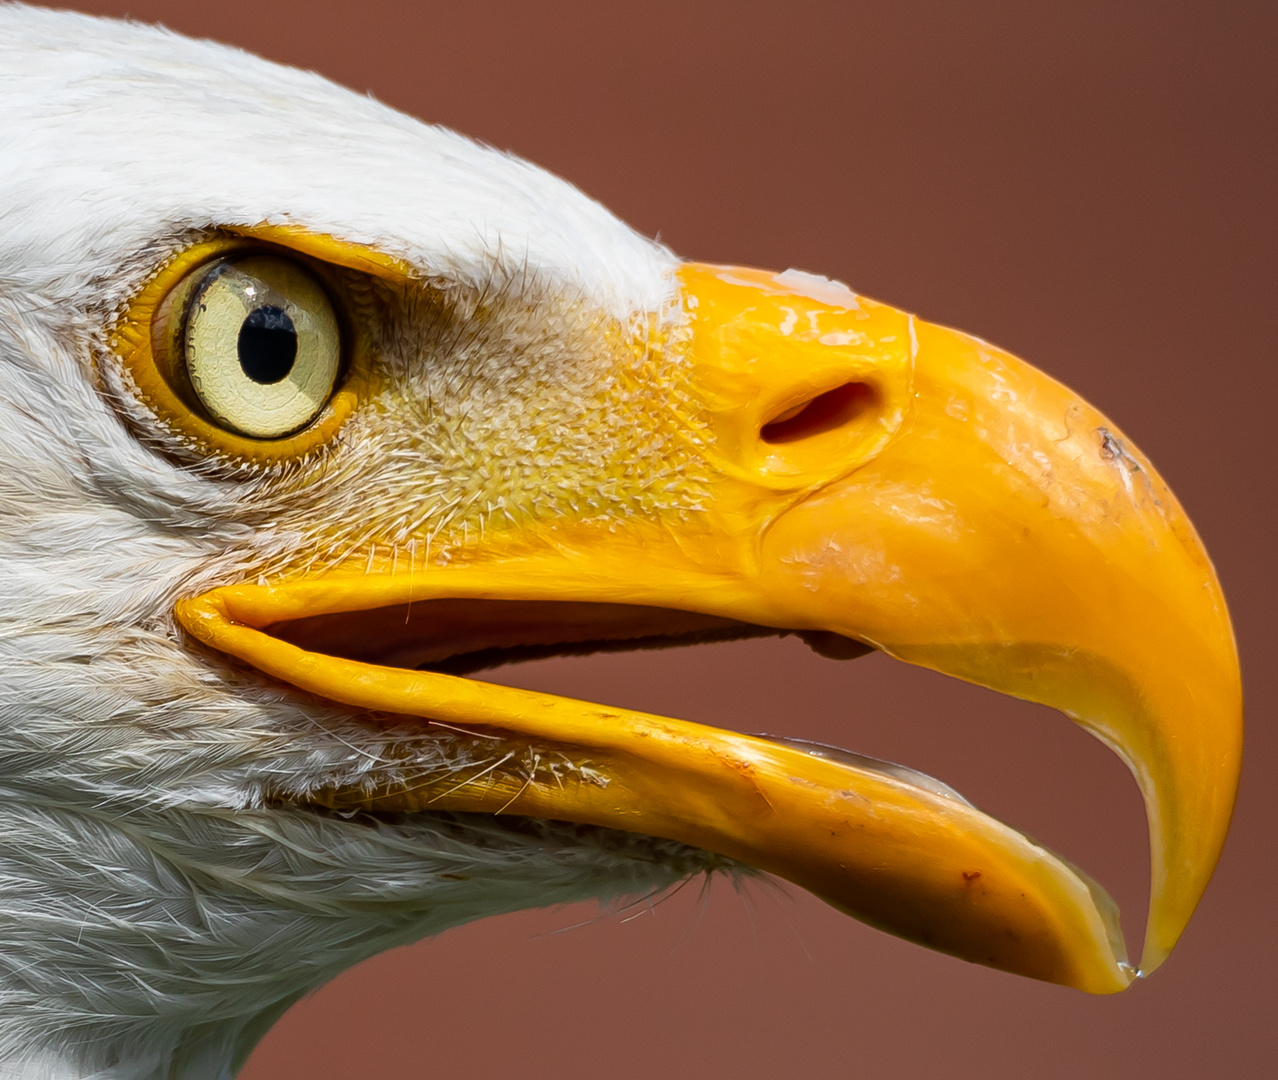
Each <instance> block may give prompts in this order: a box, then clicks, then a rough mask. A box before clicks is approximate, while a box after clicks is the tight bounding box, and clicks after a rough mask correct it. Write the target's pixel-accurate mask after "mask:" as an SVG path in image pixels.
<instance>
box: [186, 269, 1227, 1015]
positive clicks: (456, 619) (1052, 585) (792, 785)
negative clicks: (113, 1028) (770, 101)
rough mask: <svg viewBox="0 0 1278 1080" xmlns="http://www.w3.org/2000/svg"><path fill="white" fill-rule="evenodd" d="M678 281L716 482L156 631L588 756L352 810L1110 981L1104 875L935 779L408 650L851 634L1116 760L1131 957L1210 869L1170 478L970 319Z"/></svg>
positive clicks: (284, 584)
mask: <svg viewBox="0 0 1278 1080" xmlns="http://www.w3.org/2000/svg"><path fill="white" fill-rule="evenodd" d="M680 276H681V285H682V289H683V296H684V305H685V311H686V313H687V316H688V325H689V327H690V335H691V336H690V339H689V340H688V342H687V343H686V348H687V351H688V361H689V364H690V367H689V373H688V380H689V392H690V394H691V396H692V398H693V399H694V400H695V401H696V402H697V403H698V408H699V415H700V418H701V419H702V420H703V421H704V423H705V425H706V428H707V429H708V435H707V437H706V438H705V439H704V440H703V445H702V447H701V450H700V453H702V454H703V456H704V458H705V463H706V465H707V467H708V469H709V470H710V472H711V475H712V477H713V480H712V482H711V484H710V493H709V496H708V497H707V496H706V495H705V493H704V492H701V493H700V494H699V497H698V505H697V507H696V511H697V512H696V513H688V514H686V515H683V516H679V517H677V518H676V517H674V516H671V517H670V518H669V519H662V520H645V521H632V522H626V523H624V524H622V525H618V524H616V523H615V522H614V523H612V524H610V525H606V526H605V525H599V524H591V523H585V522H580V521H572V520H569V519H566V518H557V519H554V520H546V521H544V522H542V523H541V524H540V525H539V526H538V528H537V530H536V533H537V535H536V536H535V537H533V536H530V535H529V530H527V529H524V530H520V531H515V530H512V531H511V533H509V534H496V533H494V534H490V535H489V536H488V537H487V538H486V539H485V540H484V541H483V543H482V545H481V547H479V548H476V549H475V551H474V552H472V553H470V554H469V555H467V554H465V553H463V555H462V556H461V557H457V558H454V559H452V560H451V561H450V562H449V563H448V564H447V565H438V564H432V565H430V566H429V567H427V566H425V565H424V564H423V565H420V566H416V567H407V566H405V565H404V562H403V560H402V559H401V563H400V565H399V567H398V568H393V567H391V566H386V567H384V568H378V567H374V568H373V572H368V568H367V567H366V565H365V564H364V562H363V561H362V560H361V563H360V565H359V566H358V567H350V568H345V567H337V568H335V569H330V570H328V571H326V572H324V573H322V574H315V575H303V576H300V577H295V578H289V579H287V580H283V581H280V582H277V583H271V584H248V583H245V584H239V585H232V586H227V587H224V588H219V589H215V590H213V591H212V592H209V593H206V594H204V595H202V596H200V597H197V598H194V599H191V600H186V601H183V602H182V603H180V604H179V605H178V609H177V615H178V618H179V620H180V621H181V623H182V624H183V626H184V627H185V628H186V629H187V630H188V631H189V632H190V633H192V634H193V635H194V636H195V637H196V638H198V639H200V640H201V641H202V642H204V643H205V644H207V645H209V646H212V647H213V648H216V649H219V650H222V651H224V652H226V653H229V654H232V655H234V656H236V657H239V658H240V659H242V660H245V661H247V662H248V663H250V664H253V665H255V666H256V667H258V668H259V669H261V670H262V671H263V672H265V673H266V674H268V675H270V676H273V677H275V678H277V679H280V680H283V681H285V682H288V683H291V684H293V685H295V686H298V687H300V688H302V689H304V690H306V691H310V692H312V693H315V694H319V695H321V696H323V697H326V698H328V699H331V700H334V701H338V702H343V703H345V704H348V705H350V706H353V707H356V708H359V709H363V710H369V711H371V712H373V713H374V714H376V715H386V716H387V718H388V719H393V720H395V721H397V722H402V721H403V718H404V717H406V716H407V717H420V718H423V719H426V720H434V721H440V722H445V723H449V724H461V725H465V726H467V727H472V728H481V729H483V730H484V731H485V732H489V733H492V732H496V733H500V735H501V736H502V737H503V738H507V739H509V740H511V741H512V742H514V743H515V744H518V745H523V746H526V747H530V748H533V749H545V750H553V751H555V752H557V753H561V754H563V755H565V756H566V757H567V758H569V759H571V760H573V761H574V762H577V763H578V764H579V765H580V766H581V767H582V768H581V769H580V770H579V771H577V772H574V773H573V774H572V775H570V776H569V777H567V778H564V777H555V778H549V779H547V778H542V777H540V776H538V775H535V774H534V775H531V776H525V775H514V774H513V773H503V772H502V771H501V770H499V769H498V770H494V771H493V772H491V773H490V774H489V775H488V776H487V777H485V778H484V780H483V781H482V782H476V783H473V784H467V785H464V786H461V787H457V786H455V781H453V782H452V783H446V782H441V783H440V784H439V785H436V786H431V785H427V786H425V787H420V788H415V789H414V790H413V791H411V792H409V791H395V790H388V791H385V792H381V793H378V794H377V795H376V796H374V797H371V798H370V797H369V796H367V795H366V794H365V795H364V796H362V797H361V798H362V800H363V801H362V805H366V806H380V807H386V808H398V809H405V810H419V809H440V810H443V809H454V810H472V811H487V812H491V813H511V814H525V815H532V816H538V817H544V818H556V819H562V820H568V821H576V822H582V823H589V824H597V825H603V826H608V827H611V828H617V829H623V830H628V831H631V832H640V833H646V834H650V835H654V836H660V837H665V838H669V839H672V840H678V841H682V842H684V843H688V844H692V845H695V846H697V847H701V848H704V849H706V850H709V851H713V852H717V853H719V854H722V855H724V856H727V857H730V858H734V859H737V860H740V861H742V862H745V863H748V864H750V865H752V866H755V867H758V868H760V869H762V870H766V871H769V872H772V873H776V874H778V875H780V876H782V877H785V878H787V879H789V880H791V881H794V882H796V883H798V884H799V885H802V886H803V887H805V888H807V889H809V890H811V891H813V892H815V893H816V894H817V895H819V896H821V897H822V898H824V899H826V900H827V901H829V902H830V903H832V904H834V905H835V906H837V907H839V908H841V909H842V910H845V911H847V912H848V913H849V914H852V915H854V916H856V917H858V918H861V919H864V920H866V921H868V922H870V923H872V924H873V925H876V926H879V927H881V928H883V929H885V930H888V931H890V932H892V933H896V934H899V935H901V936H903V937H906V938H909V939H912V940H915V941H919V942H922V943H924V944H927V945H929V946H931V947H933V948H937V949H941V950H943V951H946V952H949V953H952V954H954V955H957V956H960V957H962V958H964V959H967V960H971V961H974V962H977V963H982V964H988V965H990V966H993V967H997V968H1000V969H1003V970H1007V971H1011V972H1016V973H1019V974H1024V975H1029V976H1032V977H1035V978H1039V979H1046V980H1050V981H1053V982H1058V983H1063V984H1066V985H1070V986H1075V987H1079V988H1080V989H1084V990H1088V991H1091V992H1094V993H1109V992H1113V991H1116V990H1121V989H1123V988H1124V987H1125V986H1127V985H1128V983H1129V982H1130V980H1131V978H1132V976H1133V975H1134V973H1135V972H1134V970H1133V969H1132V968H1131V967H1129V966H1128V965H1127V963H1126V958H1125V954H1124V949H1123V940H1122V934H1121V932H1120V930H1119V927H1118V920H1117V912H1116V909H1115V908H1114V906H1113V904H1112V902H1111V901H1110V900H1109V899H1108V897H1107V896H1106V895H1105V893H1104V891H1103V890H1102V889H1101V888H1100V887H1099V886H1098V885H1096V884H1095V883H1093V882H1091V881H1090V880H1089V879H1088V878H1086V877H1085V876H1084V875H1083V874H1082V873H1081V872H1079V871H1078V870H1077V869H1075V868H1073V867H1072V866H1070V865H1069V864H1067V863H1066V862H1064V861H1063V860H1061V859H1059V858H1058V857H1056V856H1055V855H1053V854H1052V853H1051V852H1048V851H1046V850H1045V849H1043V848H1041V847H1039V846H1038V845H1036V844H1035V843H1033V842H1032V841H1030V840H1029V839H1027V838H1026V837H1024V836H1023V835H1021V834H1020V833H1018V832H1016V831H1015V830H1014V829H1011V828H1009V827H1008V826H1006V825H1003V824H1002V823H1000V822H998V821H995V820H994V819H992V818H990V817H988V816H987V815H985V814H982V813H981V812H980V811H978V810H976V809H975V808H973V807H972V806H971V805H970V804H968V803H967V802H966V801H964V800H963V799H962V798H961V797H960V796H958V795H957V794H956V793H954V792H953V791H951V790H950V789H949V788H947V787H945V785H943V784H940V783H938V782H937V781H934V780H931V779H930V778H928V777H924V776H922V775H921V774H917V773H913V772H911V771H910V770H908V769H902V768H900V767H895V766H887V765H885V764H884V763H881V762H874V761H872V760H871V759H866V758H861V757H858V756H857V755H855V754H851V753H847V752H843V751H838V750H834V749H832V748H825V747H815V746H812V745H810V744H802V743H798V742H789V741H785V740H769V739H763V738H758V737H750V736H745V735H739V734H736V733H734V732H727V731H719V730H715V729H711V728H707V727H703V726H700V725H697V724H691V723H686V722H684V721H679V720H673V719H667V718H662V717H655V716H648V715H644V714H640V713H633V712H628V711H625V710H621V709H611V708H602V707H599V706H594V705H589V704H586V703H583V702H577V701H572V700H568V699H564V698H558V697H553V696H550V695H544V694H536V693H532V692H528V691H523V690H516V689H511V688H507V687H501V686H495V685H491V684H486V683H482V682H478V681H475V680H471V679H466V678H459V677H457V676H455V675H449V674H444V673H442V672H440V671H438V670H419V669H418V667H419V665H421V664H423V663H436V662H437V661H439V660H441V659H446V658H447V655H448V653H449V647H448V645H447V642H448V641H451V640H455V641H456V642H457V643H458V644H456V645H455V647H454V648H453V650H452V651H453V652H455V653H462V652H465V653H474V654H475V655H480V654H481V653H482V651H483V650H484V649H489V648H499V649H500V648H510V647H519V646H538V647H540V646H554V645H557V644H562V643H571V642H617V641H623V640H626V639H634V638H640V639H651V638H656V637H667V638H677V637H683V636H688V635H705V634H722V635H725V636H731V635H732V634H736V633H748V632H758V631H757V628H760V627H763V628H774V629H778V630H794V631H799V632H803V633H805V634H809V635H812V636H813V638H814V639H816V638H818V637H820V636H824V638H825V640H826V641H827V643H829V642H833V643H836V644H837V643H839V642H843V643H844V644H845V645H847V646H848V647H849V648H850V649H851V650H855V648H856V647H857V646H856V644H855V643H857V642H863V643H865V644H866V645H869V646H872V647H874V648H877V649H881V650H883V651H884V652H887V653H889V654H891V655H893V656H896V657H898V658H900V659H902V660H906V661H909V662H911V663H916V664H921V665H923V666H926V667H930V668H934V669H936V670H938V671H942V672H945V673H948V674H951V675H955V676H958V677H960V678H963V679H967V680H970V681H972V682H976V683H979V684H981V685H984V686H988V687H991V688H993V689H995V690H999V691H1002V692H1004V693H1008V694H1013V695H1016V696H1018V697H1023V698H1027V699H1029V700H1032V701H1036V702H1041V703H1044V704H1047V705H1052V706H1054V707H1056V708H1058V709H1060V710H1061V711H1063V712H1065V713H1066V714H1067V715H1068V716H1070V717H1071V718H1072V719H1074V720H1075V721H1077V722H1078V723H1080V724H1082V725H1083V726H1084V727H1086V728H1087V729H1088V730H1090V731H1092V732H1094V733H1095V734H1096V735H1097V736H1098V737H1100V738H1101V739H1103V740H1104V741H1105V742H1106V743H1107V744H1108V745H1109V746H1111V747H1113V748H1114V749H1115V751H1116V752H1117V753H1119V754H1120V755H1121V756H1122V757H1123V759H1124V760H1125V761H1126V762H1127V763H1128V765H1129V766H1130V767H1131V768H1132V770H1133V772H1134V773H1135V775H1136V777H1137V780H1138V781H1139V783H1140V787H1141V790H1142V792H1143V794H1144V798H1145V801H1146V806H1147V811H1148V817H1149V824H1150V837H1151V848H1152V863H1153V882H1152V887H1151V903H1150V915H1149V926H1148V930H1147V934H1146V947H1145V955H1144V957H1143V958H1142V961H1141V969H1142V971H1143V972H1149V971H1152V970H1153V969H1154V968H1155V967H1157V966H1158V964H1159V963H1161V962H1162V960H1163V959H1164V958H1165V957H1166V955H1167V953H1168V952H1169V951H1170V949H1171V948H1172V946H1173V945H1174V944H1175V942H1176V939H1177V938H1178V936H1179V935H1180V932H1181V931H1182V929H1183V928H1184V926H1185V923H1186V921H1187V920H1188V918H1189V916H1190V915H1191V914H1192V912H1193V909H1194V906H1195V904H1196V903H1197V901H1198V898H1199V896H1200V895H1201V893H1202V891H1203V889H1204V888H1205V887H1206V884H1207V880H1208V878H1209V877H1210V874H1211V871H1212V869H1213V867H1214V864H1215V861H1216V858H1217V856H1218V854H1219V851H1220V848H1221V845H1222V844H1223V842H1224V836H1225V831H1226V829H1227V827H1228V822H1229V816H1230V812H1231V809H1232V805H1233V798H1234V791H1235V787H1236V783H1237V777H1238V769H1239V754H1240V750H1241V691H1240V683H1239V674H1238V665H1237V656H1236V652H1235V649H1234V644H1233V638H1232V633H1231V629H1230V625H1229V620H1228V615H1227V613H1226V611H1225V606H1224V601H1223V598H1222V596H1221V593H1220V588H1219V585H1218V583H1217V581H1216V578H1215V575H1214V573H1213V571H1212V568H1211V564H1210V563H1209V562H1208V559H1207V556H1206V553H1205V552H1204V550H1203V548H1202V545H1201V543H1200V541H1199V540H1198V538H1197V536H1196V535H1195V533H1194V531H1193V528H1192V526H1191V525H1190V523H1189V521H1188V519H1187V518H1186V517H1185V515H1184V512H1183V511H1182V510H1181V508H1180V507H1179V505H1178V504H1177V503H1176V501H1175V498H1174V497H1173V496H1172V494H1171V492H1170V491H1169V490H1168V489H1167V487H1166V486H1165V485H1164V484H1163V482H1162V480H1161V479H1160V478H1159V477H1158V475H1157V474H1156V473H1155V472H1154V471H1153V469H1152V467H1151V466H1150V465H1149V463H1148V462H1147V461H1145V460H1144V458H1143V457H1141V456H1140V454H1139V453H1138V452H1137V451H1136V450H1135V448H1134V447H1133V446H1132V445H1131V444H1130V442H1128V441H1127V440H1126V439H1125V438H1124V437H1123V436H1122V435H1121V433H1119V432H1118V430H1117V429H1116V428H1115V427H1114V426H1113V425H1112V424H1111V423H1110V422H1109V421H1107V420H1106V419H1105V418H1104V417H1103V416H1101V415H1100V414H1099V413H1098V412H1096V411H1095V410H1094V409H1093V408H1092V407H1091V406H1089V405H1088V404H1086V403H1085V402H1083V401H1082V400H1080V399H1079V398H1078V397H1076V396H1075V395H1073V394H1072V393H1071V392H1070V391H1068V390H1067V389H1066V388H1064V387H1063V386H1061V385H1060V384H1058V383H1056V382H1054V381H1052V380H1051V379H1049V378H1047V377H1046V376H1044V375H1043V374H1041V373H1040V372H1038V371H1036V370H1035V369H1033V368H1031V367H1029V366H1028V365H1026V364H1024V363H1022V362H1021V361H1018V360H1016V359H1015V358H1014V357H1011V356H1009V355H1007V354H1006V353H1003V352H1001V351H999V350H997V349H994V348H992V347H991V346H988V345H986V344H985V343H983V342H981V341H979V340H976V339H973V338H970V337H967V336H965V335H963V334H959V333H956V332H954V331H950V330H946V329H944V328H941V327H937V326H932V325H929V324H926V323H922V322H918V321H916V320H914V319H913V318H912V317H910V316H908V315H905V314H904V313H902V312H899V311H896V310H895V309H892V308H889V307H886V306H884V305H881V304H876V303H873V302H871V301H868V300H865V299H863V298H859V297H856V296H854V295H853V294H852V293H850V292H849V291H847V290H846V289H845V288H844V287H843V286H840V285H837V284H836V283H832V282H828V281H826V280H825V279H821V278H814V277H811V276H809V275H804V274H798V273H796V272H793V271H790V272H787V273H786V274H781V275H772V274H767V273H763V272H760V271H754V270H742V269H729V268H721V267H709V266H699V265H693V264H688V265H685V267H684V268H683V269H682V271H681V275H680ZM408 605H414V606H413V607H408ZM432 605H434V606H432ZM387 612H395V613H397V614H396V616H395V617H394V618H390V617H384V614H385V613H387ZM392 626H397V627H399V629H398V630H394V631H392V630H390V629H389V628H390V627H392ZM406 626H407V627H410V629H409V630H405V629H404V628H405V627H406ZM441 627H444V628H451V630H453V631H455V632H454V633H444V632H443V631H442V630H441ZM382 630H385V634H386V635H388V636H383V635H382ZM392 638H393V639H394V640H393V641H392V640H391V639H392ZM848 639H851V640H850V641H849V640H848ZM370 640H373V641H383V640H384V641H386V645H385V647H384V648H379V647H369V646H368V642H369V641H370ZM338 801H340V800H338ZM345 805H350V804H349V803H346V804H345Z"/></svg>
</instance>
